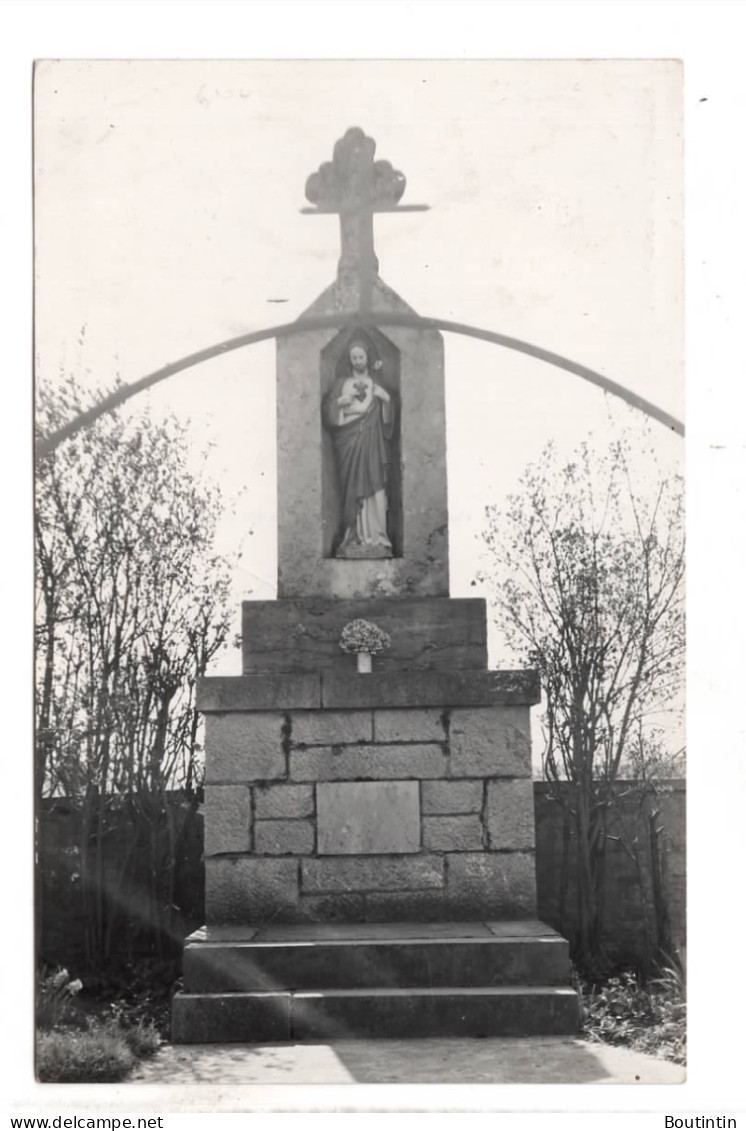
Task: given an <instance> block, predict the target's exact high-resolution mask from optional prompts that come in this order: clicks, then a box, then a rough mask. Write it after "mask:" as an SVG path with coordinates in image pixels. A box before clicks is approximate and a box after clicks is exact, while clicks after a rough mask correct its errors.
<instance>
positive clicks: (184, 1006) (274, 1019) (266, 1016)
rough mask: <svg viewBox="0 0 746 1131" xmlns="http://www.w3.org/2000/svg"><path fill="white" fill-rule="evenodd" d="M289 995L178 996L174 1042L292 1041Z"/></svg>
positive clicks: (173, 1015) (174, 1009)
mask: <svg viewBox="0 0 746 1131" xmlns="http://www.w3.org/2000/svg"><path fill="white" fill-rule="evenodd" d="M291 1002H292V996H291V994H289V993H271V994H268V993H260V994H185V993H177V994H176V995H175V996H174V999H173V1003H172V1009H171V1040H172V1041H173V1042H174V1044H177V1045H187V1044H191V1045H194V1044H197V1045H201V1044H223V1043H226V1042H232V1041H233V1042H236V1041H238V1042H248V1041H289V1040H290V1039H291V1028H290V1010H291Z"/></svg>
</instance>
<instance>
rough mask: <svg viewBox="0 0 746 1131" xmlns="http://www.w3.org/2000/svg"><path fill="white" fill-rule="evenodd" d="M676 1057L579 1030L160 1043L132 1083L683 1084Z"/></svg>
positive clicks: (682, 1075)
mask: <svg viewBox="0 0 746 1131" xmlns="http://www.w3.org/2000/svg"><path fill="white" fill-rule="evenodd" d="M685 1078H686V1071H685V1069H684V1068H683V1067H681V1066H680V1065H678V1064H671V1063H669V1062H668V1061H665V1060H656V1059H654V1058H653V1057H649V1056H643V1055H642V1054H640V1053H635V1052H631V1051H630V1050H629V1049H623V1048H616V1047H612V1046H610V1045H603V1044H597V1043H595V1042H592V1041H587V1040H581V1039H579V1038H577V1037H522V1038H512V1037H486V1038H452V1037H428V1038H424V1039H420V1040H376V1041H371V1040H344V1041H331V1042H327V1043H304V1044H267V1045H239V1044H235V1045H164V1046H163V1048H161V1049H160V1050H159V1052H158V1053H157V1054H156V1055H155V1057H154V1058H153V1059H152V1060H150V1061H144V1062H143V1063H142V1064H141V1065H140V1066H139V1067H138V1069H137V1070H136V1072H135V1074H134V1075H133V1076H132V1077H131V1081H132V1083H136V1084H167V1085H172V1084H176V1085H183V1084H201V1085H213V1086H217V1087H218V1088H220V1089H225V1088H228V1087H231V1086H236V1085H241V1086H245V1085H254V1084H263V1085H286V1084H331V1085H338V1084H681V1083H683V1082H684V1080H685Z"/></svg>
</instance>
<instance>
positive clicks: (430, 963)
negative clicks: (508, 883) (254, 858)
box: [183, 928, 570, 993]
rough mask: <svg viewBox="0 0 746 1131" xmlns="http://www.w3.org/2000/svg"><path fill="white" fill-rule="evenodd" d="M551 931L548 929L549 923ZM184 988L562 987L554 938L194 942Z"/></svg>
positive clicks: (563, 945)
mask: <svg viewBox="0 0 746 1131" xmlns="http://www.w3.org/2000/svg"><path fill="white" fill-rule="evenodd" d="M547 931H548V932H549V929H548V928H547ZM183 973H184V988H185V990H186V991H187V992H189V993H236V992H257V991H265V992H266V991H268V992H273V991H277V990H318V989H322V988H327V989H334V988H341V989H365V988H376V987H387V986H396V987H442V986H462V987H478V986H498V985H504V986H510V985H567V984H568V982H569V979H570V959H569V954H568V944H567V942H566V941H565V940H564V939H563V938H561V937H560V936H559V935H556V934H554V933H551V932H549V933H547V934H546V935H543V936H541V935H539V936H533V937H532V936H530V935H529V936H526V937H521V936H518V937H498V936H496V935H493V934H485V935H483V936H477V937H469V936H468V935H466V936H458V935H456V936H454V937H442V936H439V935H437V934H432V935H431V936H430V937H424V938H388V939H385V938H380V937H379V938H347V939H339V938H337V939H329V938H326V939H325V938H305V939H303V938H300V939H298V938H296V939H287V938H286V939H272V940H268V939H261V938H260V939H244V940H240V939H233V940H225V941H222V942H218V941H212V942H207V941H204V940H194V941H191V942H188V943H187V945H186V947H185V949H184V965H183Z"/></svg>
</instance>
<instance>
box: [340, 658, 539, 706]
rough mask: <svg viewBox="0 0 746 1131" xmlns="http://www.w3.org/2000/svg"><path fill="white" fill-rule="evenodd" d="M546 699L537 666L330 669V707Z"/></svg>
mask: <svg viewBox="0 0 746 1131" xmlns="http://www.w3.org/2000/svg"><path fill="white" fill-rule="evenodd" d="M540 699H541V688H540V685H539V677H538V674H537V673H536V672H535V671H452V672H445V671H409V672H399V673H394V672H377V671H376V670H375V668H374V670H373V671H372V672H371V674H370V675H366V676H359V675H356V674H355V673H354V672H351V673H350V674H342V673H339V672H336V671H331V672H324V673H323V676H322V681H321V702H322V705H323V706H324V707H346V708H348V709H350V710H351V709H352V708H354V707H380V706H381V704H385V705H386V706H387V707H439V708H441V710H442V709H443V708H444V707H454V708H455V707H488V706H492V705H494V706H520V705H524V704H525V705H527V706H532V705H533V704H535V703H538V702H539V701H540Z"/></svg>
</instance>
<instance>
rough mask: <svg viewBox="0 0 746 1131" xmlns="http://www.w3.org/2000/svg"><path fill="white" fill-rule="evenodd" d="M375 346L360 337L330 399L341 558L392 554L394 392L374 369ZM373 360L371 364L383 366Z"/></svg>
mask: <svg viewBox="0 0 746 1131" xmlns="http://www.w3.org/2000/svg"><path fill="white" fill-rule="evenodd" d="M371 352H372V351H371V347H370V346H369V345H368V344H367V343H366V342H365V341H363V340H361V339H354V340H353V341H352V342H351V343H350V346H349V349H348V351H347V355H346V359H345V362H346V364H345V365H344V368H343V370H342V371H341V372H340V373H339V375H338V376H337V379H336V381H335V382H334V384H333V385H332V388H331V390H330V392H329V394H328V396H327V398H326V401H325V404H324V417H325V420H326V423H327V425H328V426H329V428H330V429H331V433H332V439H333V443H334V457H335V463H336V466H337V475H338V479H339V488H340V494H341V496H342V540H341V542H340V543H339V545H338V546H337V550H336V555H335V556H336V557H338V558H384V557H385V558H389V557H391V556H392V554H393V549H392V545H391V539H390V538H389V534H388V529H387V513H388V494H387V488H388V483H389V477H390V461H391V454H390V443H391V438H392V436H393V431H394V402H393V398H392V396H391V394H390V393H389V392H388V391H387V390H386V389H385V388H384V386H383V385H382V384H381V383H380V382H379V381H377V380H375V379H374V377H373V376H372V375H371V373H370V369H369V359H370V355H371ZM380 366H381V363H380V361H379V362H373V364H372V365H371V366H370V368H373V369H374V370H375V369H378V368H380Z"/></svg>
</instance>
